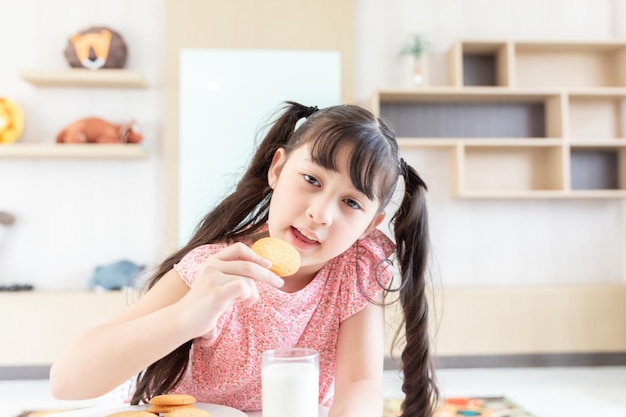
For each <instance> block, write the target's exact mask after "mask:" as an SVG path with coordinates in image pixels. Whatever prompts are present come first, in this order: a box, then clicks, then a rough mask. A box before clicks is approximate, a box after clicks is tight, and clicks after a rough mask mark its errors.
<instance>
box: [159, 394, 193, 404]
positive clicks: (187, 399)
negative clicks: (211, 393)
mask: <svg viewBox="0 0 626 417" xmlns="http://www.w3.org/2000/svg"><path fill="white" fill-rule="evenodd" d="M195 403H196V397H194V396H193V395H189V394H161V395H156V396H154V397H152V398H151V399H150V404H154V405H189V404H195Z"/></svg>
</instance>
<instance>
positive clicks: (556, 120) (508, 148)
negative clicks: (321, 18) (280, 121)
mask: <svg viewBox="0 0 626 417" xmlns="http://www.w3.org/2000/svg"><path fill="white" fill-rule="evenodd" d="M563 67H567V68H568V71H563ZM564 72H567V73H572V74H576V76H575V77H574V76H571V77H570V76H565V77H564V76H563V73H564ZM450 74H451V84H452V85H451V86H450V87H436V88H421V89H407V90H381V91H377V92H376V94H375V95H374V99H373V110H374V111H375V112H376V114H378V115H380V116H381V117H383V118H384V119H386V120H387V121H389V122H390V123H391V125H392V126H394V129H395V130H396V134H397V136H398V140H399V144H400V146H401V147H402V148H433V147H441V148H447V149H449V150H450V154H451V158H450V159H451V162H450V163H451V164H452V166H453V170H452V172H453V173H454V175H453V184H452V189H453V190H454V193H455V194H456V195H457V196H458V197H464V198H622V197H626V120H625V119H626V42H608V41H607V42H514V41H458V42H456V43H455V44H454V45H453V47H452V48H451V51H450Z"/></svg>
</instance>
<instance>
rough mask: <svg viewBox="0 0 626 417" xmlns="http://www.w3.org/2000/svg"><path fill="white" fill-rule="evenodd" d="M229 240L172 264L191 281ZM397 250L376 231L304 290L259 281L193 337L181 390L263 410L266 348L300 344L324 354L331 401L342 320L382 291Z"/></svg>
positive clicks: (326, 394)
mask: <svg viewBox="0 0 626 417" xmlns="http://www.w3.org/2000/svg"><path fill="white" fill-rule="evenodd" d="M245 243H247V244H250V243H251V242H245ZM225 246H226V245H225V244H211V245H204V246H200V247H197V248H195V249H194V250H192V251H191V252H189V253H188V254H187V255H186V256H185V257H184V258H183V259H182V260H181V261H180V262H179V263H178V264H176V265H175V266H174V268H175V269H176V271H177V272H178V273H179V275H180V276H181V278H182V279H183V280H184V281H185V282H186V283H187V285H189V286H192V285H193V281H194V279H195V277H196V274H197V273H198V271H199V269H200V266H201V265H202V263H203V262H204V260H205V259H206V258H207V257H208V256H209V255H211V254H213V253H215V252H217V251H219V250H221V249H223V248H224V247H225ZM393 249H394V245H393V243H392V242H391V241H390V240H389V238H388V237H387V236H386V235H385V234H384V233H382V232H380V231H378V230H375V231H374V232H372V233H370V234H369V235H368V236H366V237H365V238H363V239H361V240H359V241H358V242H357V243H355V244H354V245H353V246H352V247H351V248H349V249H348V250H347V251H346V252H344V253H343V254H342V255H340V256H338V257H336V258H334V259H332V260H331V261H329V262H328V263H327V264H326V266H324V268H322V269H321V270H320V271H319V272H318V273H317V275H316V276H315V278H314V279H313V280H312V281H311V282H310V283H309V284H308V285H307V286H306V287H305V288H303V289H302V290H300V291H297V292H295V293H286V292H283V291H281V290H279V289H277V288H274V287H272V286H270V285H266V284H263V283H257V287H258V290H259V301H257V302H256V303H255V304H254V305H252V306H250V307H245V306H243V305H241V304H238V303H236V304H234V305H233V306H232V307H231V308H230V309H229V310H228V311H227V312H226V313H224V314H223V315H222V317H220V319H219V320H218V322H217V325H216V327H215V329H214V331H213V332H212V334H211V335H210V336H209V337H208V338H198V339H196V340H194V342H193V346H192V348H191V353H190V355H191V357H190V365H189V367H188V369H187V372H186V374H185V376H184V378H183V381H182V382H181V384H180V385H179V386H178V387H177V389H176V392H181V393H188V394H191V395H193V396H195V397H196V398H197V399H198V401H200V402H207V403H216V404H222V405H227V406H230V407H234V408H236V409H239V410H244V411H252V410H260V409H261V353H262V352H263V351H265V350H268V349H275V348H278V347H289V346H298V347H308V348H312V349H315V350H317V351H318V352H319V353H320V404H321V405H324V406H330V405H331V404H332V398H333V393H334V376H335V356H336V355H335V354H336V352H335V347H336V344H337V337H338V335H339V325H340V324H341V322H342V321H344V320H346V319H347V318H349V317H350V316H352V315H354V314H355V313H357V312H359V311H360V310H361V309H363V308H364V307H365V306H366V305H367V303H368V302H369V301H368V298H367V297H369V298H372V297H374V296H376V295H377V294H379V293H380V292H381V291H382V288H381V286H380V284H378V282H377V279H376V275H375V274H376V271H377V270H378V281H380V283H381V284H383V285H385V286H387V285H388V284H389V282H390V281H391V277H392V275H393V271H392V268H391V267H390V266H389V264H388V263H387V262H382V261H383V260H385V259H387V257H388V256H389V255H390V254H391V253H392V252H393ZM357 264H358V273H356V271H357ZM364 293H365V294H366V295H367V297H366V296H364V295H363V294H364Z"/></svg>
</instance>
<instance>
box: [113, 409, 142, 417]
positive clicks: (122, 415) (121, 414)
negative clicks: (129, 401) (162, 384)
mask: <svg viewBox="0 0 626 417" xmlns="http://www.w3.org/2000/svg"><path fill="white" fill-rule="evenodd" d="M106 417H154V413H150V412H149V411H146V410H136V411H118V412H117V413H113V414H109V415H107V416H106Z"/></svg>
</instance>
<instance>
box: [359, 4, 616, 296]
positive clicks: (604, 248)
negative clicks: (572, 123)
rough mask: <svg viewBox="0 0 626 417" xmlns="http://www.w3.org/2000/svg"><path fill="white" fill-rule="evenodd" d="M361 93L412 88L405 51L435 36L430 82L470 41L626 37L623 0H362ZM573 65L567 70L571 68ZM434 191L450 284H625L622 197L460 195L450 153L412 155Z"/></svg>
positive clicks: (435, 232) (436, 235)
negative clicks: (415, 36)
mask: <svg viewBox="0 0 626 417" xmlns="http://www.w3.org/2000/svg"><path fill="white" fill-rule="evenodd" d="M356 3H357V21H356V28H357V38H356V39H357V51H356V57H357V62H356V69H357V74H356V76H357V77H356V87H355V91H356V97H357V100H358V102H360V103H361V104H365V105H367V104H369V100H370V98H371V94H372V91H373V90H374V89H376V88H401V87H407V86H409V82H410V79H409V68H408V67H407V63H406V62H404V61H402V60H401V59H399V57H398V51H399V50H400V48H401V47H402V45H403V43H404V42H405V41H406V39H407V37H408V35H409V34H411V33H421V34H423V35H425V36H426V37H427V38H428V39H429V40H430V42H431V44H432V48H431V51H430V58H429V62H430V84H431V85H436V86H439V85H446V83H447V67H446V65H447V61H446V53H447V51H448V49H449V48H450V46H451V45H452V43H453V41H455V40H456V39H459V38H464V39H500V40H501V39H529V40H530V39H540V40H544V39H545V40H557V39H564V40H576V39H591V40H602V39H612V38H619V39H625V38H626V27H625V26H626V1H625V0H524V1H519V0H392V1H383V0H357V1H356ZM564 70H566V69H564ZM404 157H405V159H407V160H408V161H409V162H410V163H411V164H412V165H413V166H414V167H415V168H416V169H417V170H418V171H419V172H420V173H421V175H422V176H423V177H424V179H425V181H426V183H427V184H428V185H429V187H430V190H431V191H430V214H431V226H432V236H433V246H434V264H433V276H434V278H435V280H436V281H437V282H438V283H442V284H448V285H499V284H502V285H507V284H522V285H523V284H531V285H534V284H554V283H597V282H612V283H615V282H624V281H626V267H625V263H626V256H625V254H626V246H625V229H626V227H625V226H626V203H625V202H624V201H623V199H622V200H547V201H546V200H514V201H511V200H492V201H490V200H487V201H472V200H457V199H452V198H450V192H449V184H450V177H449V175H450V174H449V164H448V157H447V154H446V153H445V152H444V151H429V152H416V151H411V152H408V151H406V152H404Z"/></svg>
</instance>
